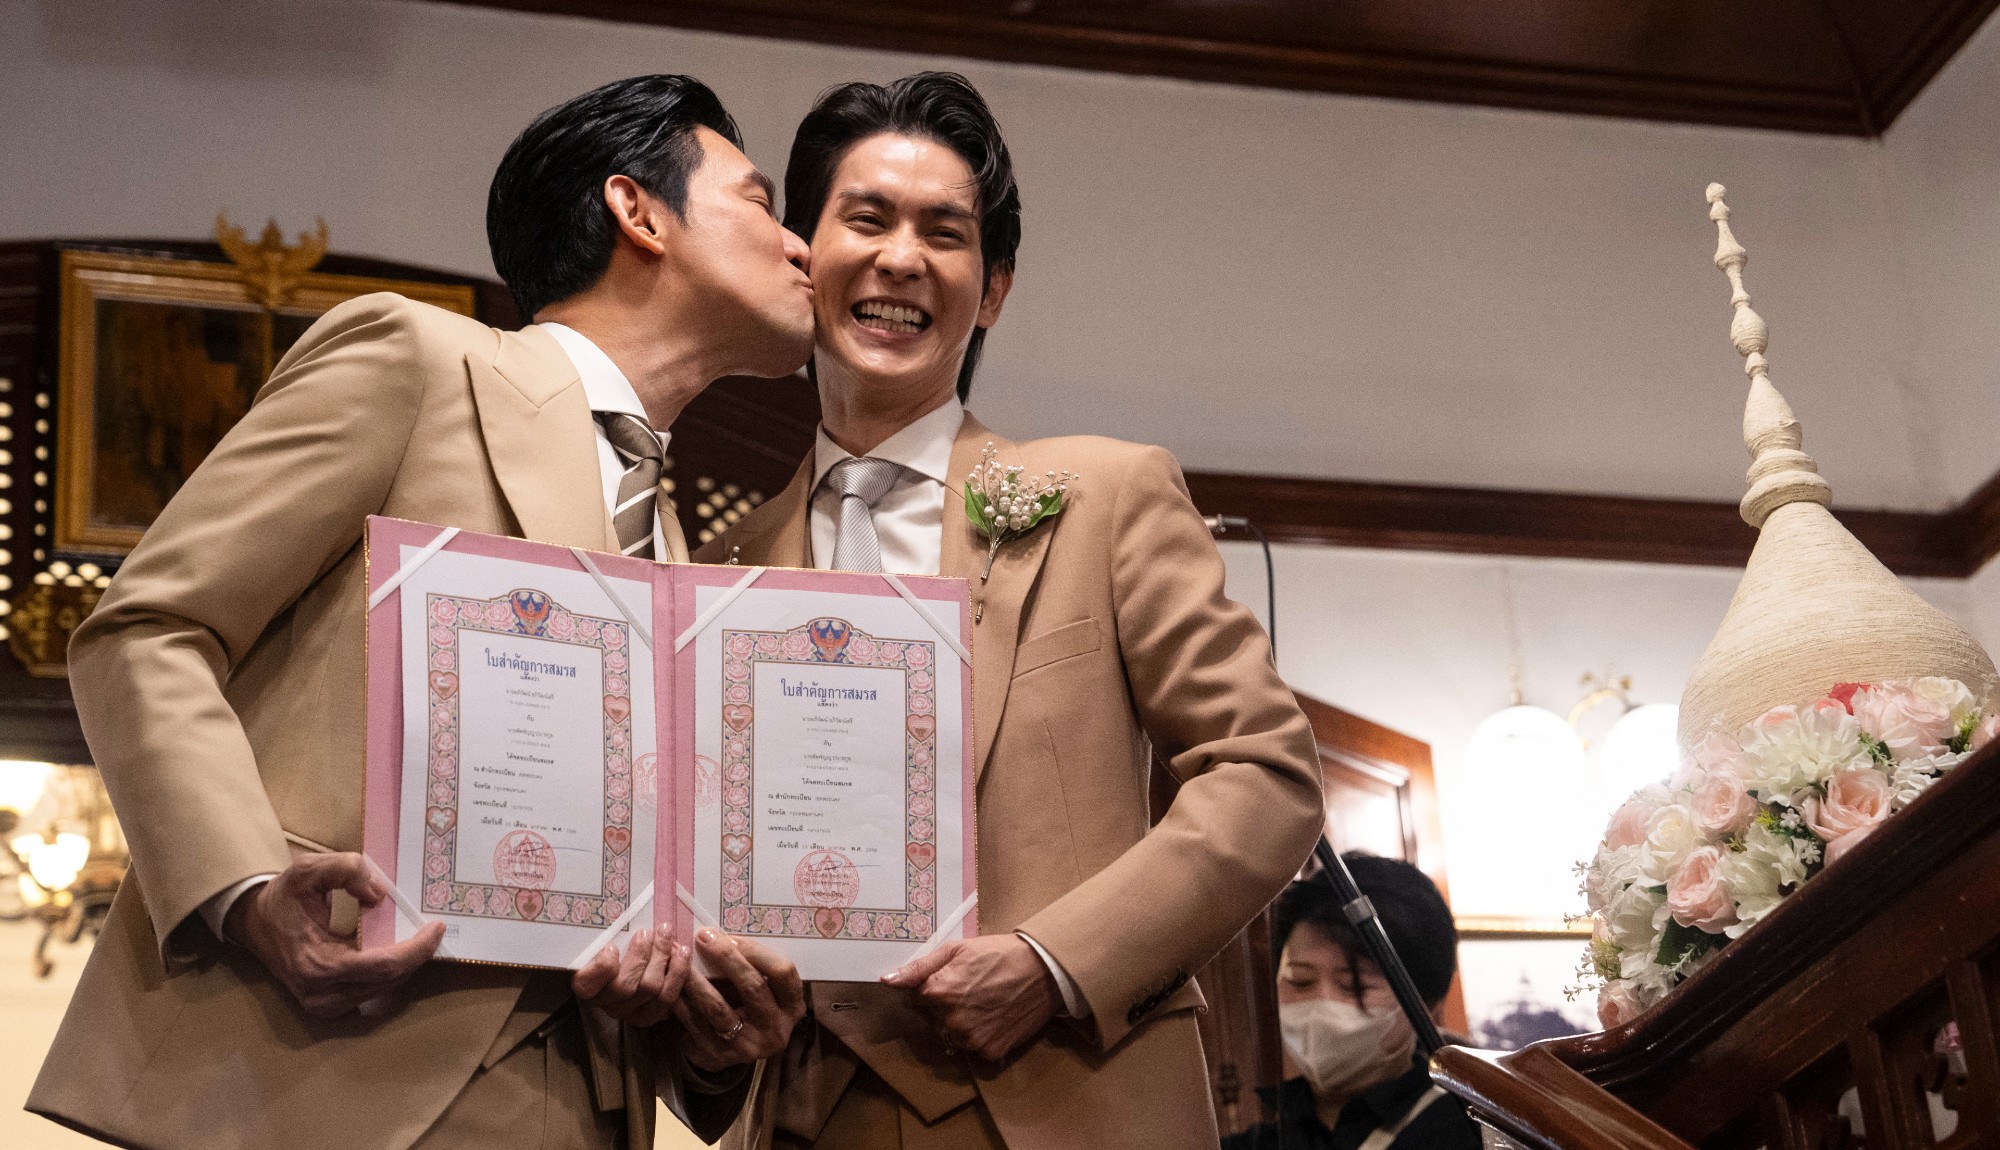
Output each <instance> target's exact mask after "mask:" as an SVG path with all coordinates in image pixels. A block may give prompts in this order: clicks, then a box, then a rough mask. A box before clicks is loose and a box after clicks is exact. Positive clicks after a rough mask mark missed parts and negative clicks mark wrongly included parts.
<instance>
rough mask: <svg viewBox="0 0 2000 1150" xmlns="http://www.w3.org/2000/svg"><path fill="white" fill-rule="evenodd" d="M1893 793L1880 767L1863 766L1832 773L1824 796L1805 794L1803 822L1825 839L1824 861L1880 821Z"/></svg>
mask: <svg viewBox="0 0 2000 1150" xmlns="http://www.w3.org/2000/svg"><path fill="white" fill-rule="evenodd" d="M1861 700H1862V696H1861V695H1856V696H1855V703H1856V704H1857V705H1859V704H1860V703H1861ZM1892 797H1893V792H1892V791H1891V790H1890V789H1889V780H1888V779H1887V778H1884V777H1883V775H1882V773H1881V772H1880V771H1874V770H1868V769H1866V768H1862V769H1860V770H1853V771H1842V772H1840V773H1839V774H1837V775H1835V776H1833V778H1832V779H1831V780H1829V781H1828V782H1827V784H1826V797H1825V798H1823V799H1822V798H1820V797H1818V796H1817V795H1814V796H1811V797H1808V798H1807V799H1806V801H1805V816H1806V825H1807V826H1809V827H1811V828H1812V830H1813V833H1814V834H1816V835H1818V836H1819V837H1820V838H1822V839H1825V840H1826V861H1827V862H1829V863H1831V862H1833V860H1835V859H1837V858H1839V857H1840V856H1841V855H1844V854H1846V853H1847V852H1848V851H1850V850H1852V849H1854V844H1855V843H1858V842H1860V841H1861V840H1862V839H1864V838H1867V837H1868V833H1869V832H1870V831H1873V830H1874V829H1875V828H1876V827H1877V826H1879V825H1881V822H1882V820H1883V819H1886V818H1888V817H1889V802H1890V799H1891V798H1892Z"/></svg>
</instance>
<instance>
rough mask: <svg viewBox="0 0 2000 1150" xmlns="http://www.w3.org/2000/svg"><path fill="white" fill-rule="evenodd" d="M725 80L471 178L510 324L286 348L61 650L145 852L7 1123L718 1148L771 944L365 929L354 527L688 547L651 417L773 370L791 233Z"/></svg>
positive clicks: (668, 81)
mask: <svg viewBox="0 0 2000 1150" xmlns="http://www.w3.org/2000/svg"><path fill="white" fill-rule="evenodd" d="M772 193H773V189H772V187H771V185H770V182H769V181H768V180H766V179H765V178H764V177H763V175H762V174H761V173H759V172H758V171H757V170H756V169H755V168H754V167H753V166H751V164H750V163H749V161H748V160H747V159H745V158H744V156H743V154H742V152H741V151H740V150H738V138H737V135H736V130H735V126H734V124H733V122H732V121H731V120H730V119H729V116H728V114H727V113H726V112H724V111H723V109H722V106H721V104H720V103H719V102H717V100H716V99H715V96H714V94H713V93H712V92H710V91H709V90H708V89H707V88H706V87H704V86H702V85H701V84H699V83H697V82H695V81H693V80H690V79H687V78H685V77H679V76H646V77H637V78H634V79H631V80H625V81H619V82H617V83H614V84H609V85H606V86H604V87H603V88H599V89H597V90H595V91H593V92H590V93H587V94H585V95H584V96H581V97H578V98H577V99H576V100H573V101H571V102H569V103H567V104H565V105H563V106H561V107H559V108H556V109H553V110H551V111H549V112H547V113H545V114H544V115H543V116H541V117H540V118H538V119H537V120H536V121H535V122H534V124H532V125H531V126H530V127H529V128H528V129H527V131H525V132H524V133H523V134H522V135H521V137H520V138H519V139H517V140H516V141H515V142H514V144H513V146H512V147H511V148H509V150H508V153H507V156H506V158H505V159H504V160H503V161H502V163H501V165H500V168H499V170H498V172H497V173H496V175H495V177H494V182H493V189H492V193H491V197H490V201H489V205H488V215H487V226H488V235H489V238H490V239H491V241H492V245H493V256H494V263H495V266H496V267H498V268H499V269H500V272H501V275H502V276H503V277H504V278H506V280H507V282H508V286H509V287H510V289H511V290H512V291H513V292H514V294H515V296H516V298H517V299H518V300H519V301H520V303H521V306H522V310H523V312H524V314H527V315H531V316H533V317H534V318H535V319H536V320H537V321H538V322H537V323H536V324H534V325H533V326H530V327H528V328H526V329H524V330H522V331H519V332H500V331H496V330H494V329H492V328H489V327H486V326H484V325H482V324H479V323H477V322H475V321H473V320H470V319H466V318H464V317H461V316H456V315H452V314H450V313H447V312H444V311H441V310H438V309H436V308H431V307H426V306H424V305H421V304H416V303H412V302H410V301H408V300H405V299H403V298H402V297H400V296H394V295H386V294H385V295H372V296H366V297H363V298H360V299H357V300H353V301H350V302H349V303H346V304H343V305H341V306H340V307H338V308H335V309H334V310H333V311H331V312H329V313H328V314H327V315H326V316H325V317H323V318H322V319H321V320H320V322H318V323H316V324H315V325H314V326H313V327H312V329H311V330H310V331H308V332H307V333H306V334H305V336H304V337H302V338H301V339H300V341H299V343H298V344H297V345H296V346H295V347H293V348H292V349H291V351H290V352H288V353H287V354H286V356H285V357H284V359H283V361H282V362H280V363H279V365H278V367H277V370H276V371H275V372H274V373H273V375H272V378H271V381H270V382H269V384H267V385H266V387H265V388H264V389H263V391H262V393H261V394H260V395H259V397H258V400H257V402H256V404H255V405H254V406H253V407H252V408H251V409H250V411H249V413H248V414H247V415H246V416H245V417H244V418H243V420H242V421H241V422H240V423H239V424H237V426H236V427H235V428H234V429H233V430H231V431H230V432H229V434H228V435H227V436H225V437H224V439H223V440H222V442H221V444H220V445H219V446H218V447H217V448H216V450H215V451H214V453H213V454H211V455H210V456H209V457H208V459H207V460H206V461H205V462H204V463H203V464H202V466H201V467H200V468H199V469H198V470H197V471H196V472H195V474H194V475H193V476H192V477H191V478H190V479H189V481H188V483H187V485H186V487H185V488H183V489H182V491H181V492H180V493H179V494H178V495H177V496H176V497H175V498H174V500H173V501H172V503H171V504H169V505H168V507H167V508H166V510H165V511H164V512H163V513H162V514H161V516H160V518H159V520H158V522H157V523H156V524H155V525H154V527H153V528H152V530H151V531H149V532H148V533H147V536H146V538H145V541H144V542H142V543H141V544H140V546H139V547H138V548H137V549H136V550H134V551H133V553H132V555H131V557H130V558H129V559H128V560H127V561H126V563H125V565H124V567H123V569H122V570H121V571H120V572H119V574H118V577H117V578H116V579H115V580H114V581H113V582H112V584H111V587H110V590H109V591H108V592H107V593H106V594H105V596H104V599H103V602H102V604H101V605H100V606H99V607H98V609H97V611H96V613H95V614H94V615H92V616H91V617H90V619H89V620H88V621H87V622H86V623H85V625H84V626H83V627H82V628H80V629H79V630H78V632H77V635H76V640H75V642H74V644H73V645H72V647H71V658H70V667H71V676H72V682H73V686H74V688H75V692H76V701H77V709H78V712H79V714H80V715H81V717H82V719H83V724H84V730H85V733H86V735H87V736H88V737H89V740H90V745H91V751H92V753H93V755H94V756H95V757H96V759H97V762H98V765H99V767H100V768H101V770H102V771H103V774H104V779H105V783H106V785H107V786H108V787H109V788H110V791H111V797H112V801H113V803H114V805H115V806H116V808H117V811H118V814H119V817H120V819H121V821H122V822H123V825H124V828H125V833H126V835H127V837H128V838H129V840H130V842H131V848H132V857H133V870H132V874H131V877H130V881H128V882H127V883H126V884H125V885H124V888H123V889H122V890H121V891H120V892H119V895H118V898H117V901H116V902H115V904H114V905H113V907H112V911H111V915H110V919H109V922H108V923H107V925H106V927H105V930H104V934H103V936H102V938H101V939H100V940H99V942H98V944H97V947H96V950H95V952H94V953H93V954H92V956H91V959H90V963H89V966H88V967H87V968H86V970H85V972H84V975H83V980H82V983H81V985H80V986H79V987H78V989H77V993H76V996H75V998H74V1000H73V1001H72V1004H71V1007H70V1011H69V1014H68V1016H67V1017H66V1018H65V1019H64V1021H63V1026H62V1029H61V1031H60V1032H59V1034H58V1035H57V1037H56V1041H55V1045H54V1047H53V1048H52V1050H51V1051H50V1054H49V1057H48V1060H47V1062H46V1063H44V1065H43V1067H42V1073H41V1077H40V1079H39V1080H38V1081H37V1082H36V1084H35V1088H34V1092H33V1094H32V1095H31V1096H30V1098H29V1101H28V1106H29V1109H31V1110H35V1111H37V1112H39V1113H42V1114H45V1115H47V1116H49V1117H50V1118H53V1119H55V1120H56V1121H59V1122H62V1123H65V1124H67V1125H70V1126H73V1127H76V1128H78V1129H80V1130H83V1131H85V1132H87V1133H90V1134H93V1135H95V1136H97V1137H99V1138H102V1139H104V1140H106V1141H109V1142H113V1143H117V1144H120V1145H126V1146H134V1147H147V1148H158V1150H196V1148H200V1150H224V1148H232V1147H243V1148H252V1147H254V1148H257V1150H267V1148H272V1147H284V1148H286V1150H298V1148H302V1147H329V1148H330V1147H368V1148H370V1150H380V1148H385V1147H387V1148H392V1150H402V1148H404V1147H411V1146H419V1147H425V1148H430V1147H481V1148H490V1147H563V1148H569V1147H624V1146H629V1147H635V1148H636V1147H645V1146H649V1145H651V1141H652V1122H653V1116H654V1112H655V1102H654V1098H655V1095H656V1094H657V1095H658V1096H659V1097H661V1098H664V1099H665V1100H666V1101H667V1102H668V1104H669V1105H670V1106H672V1107H673V1108H674V1109H675V1110H676V1112H677V1113H678V1114H679V1115H680V1117H681V1118H682V1119H683V1120H684V1121H686V1122H688V1123H689V1124H690V1125H691V1126H693V1127H694V1128H695V1129H696V1130H697V1131H699V1132H701V1133H703V1134H705V1135H706V1136H708V1137H710V1138H713V1137H715V1136H717V1135H718V1134H720V1133H721V1132H722V1130H723V1129H725V1128H726V1127H727V1125H728V1124H729V1122H730V1121H731V1119H733V1118H734V1117H735V1115H736V1113H737V1111H738V1110H739V1109H740V1108H741V1105H742V1100H743V1097H744V1095H745V1093H746V1090H747V1081H748V1077H749V1072H748V1066H749V1064H750V1063H753V1062H754V1061H755V1060H757V1059H759V1058H762V1057H765V1056H768V1055H770V1054H772V1053H774V1052H776V1051H779V1050H782V1049H783V1048H784V1045H785V1043H786V1041H787V1039H788V1038H789V1036H790V1033H791V1030H792V1027H793V1024H794V1023H795V1022H796V1021H797V1020H798V1019H799V1018H800V1017H801V1016H802V1015H803V1013H804V992H803V988H802V987H801V986H800V984H799V982H798V976H797V971H796V969H795V968H793V967H792V966H791V964H790V963H789V962H787V961H785V960H784V959H782V958H781V957H779V956H777V955H775V954H774V953H772V952H770V951H767V950H763V949H761V948H759V947H757V946H756V944H754V943H752V942H749V941H743V942H740V943H739V942H738V941H736V940H732V939H729V938H726V937H722V936H719V935H715V934H713V933H712V932H704V934H703V937H702V938H701V939H700V940H699V941H698V943H697V946H698V948H699V949H700V950H701V952H702V957H703V959H704V960H705V962H706V964H707V969H708V970H709V971H711V972H712V973H713V977H714V978H715V982H716V983H717V984H720V985H722V986H723V987H724V988H726V994H725V991H724V990H718V988H717V985H712V984H711V983H710V982H709V981H708V980H706V979H704V978H702V977H701V976H700V975H695V974H691V973H690V966H691V962H690V957H689V955H688V953H687V952H686V950H685V949H684V948H683V947H681V946H679V945H676V944H674V943H673V942H672V941H671V940H667V939H660V940H658V941H657V943H656V942H655V940H654V939H653V937H652V933H651V932H650V931H645V930H642V931H639V932H638V933H636V934H635V935H634V936H633V937H632V939H631V941H630V943H629V945H628V946H627V947H625V948H624V953H623V955H622V956H621V955H620V953H619V950H618V948H617V947H611V948H607V949H606V950H605V951H604V952H603V953H601V954H600V955H599V956H598V958H597V959H596V960H595V961H593V962H592V963H591V964H590V965H589V966H587V967H586V968H585V969H583V970H581V971H578V972H576V973H575V975H574V976H573V977H572V976H571V975H570V973H569V972H565V971H530V970H526V969H521V968H508V967H500V966H492V965H472V964H461V963H452V962H429V963H427V962H426V959H428V958H429V957H430V954H431V952H432V951H433V950H434V949H435V947H436V945H437V942H438V938H439V936H440V933H441V931H442V926H441V924H433V925H432V927H431V928H427V929H426V930H425V931H424V932H422V933H420V934H419V935H417V936H416V937H414V938H412V939H409V940H407V941H405V942H403V943H401V944H398V945H396V946H393V947H388V948H384V949H380V950H375V951H368V952H362V951H358V950H356V949H355V948H354V943H353V939H352V937H351V936H352V931H353V925H354V921H355V916H356V904H357V901H358V902H359V904H361V905H373V904H375V903H377V902H379V901H380V899H381V898H382V897H384V895H385V894H386V891H385V890H384V888H383V886H382V884H381V882H380V880H379V879H377V878H376V877H374V875H373V872H371V870H370V869H369V866H368V863H367V862H366V860H364V859H363V858H362V857H361V856H360V855H359V854H356V853H352V852H354V851H356V850H357V849H358V847H359V843H360V841H361V789H362V788H361V777H362V747H363V737H364V714H363V701H362V664H363V649H362V629H363V628H362V624H363V615H364V600H365V594H364V591H365V581H366V575H365V570H364V564H363V553H362V549H361V547H360V542H361V536H362V528H363V523H364V520H365V517H366V516H367V515H369V514H371V513H373V514H382V515H389V516H400V517H404V518H408V519H416V520H425V521H429V522H434V523H439V524H445V525H452V526H458V527H463V528H466V529H469V530H473V531H484V532H493V533H502V534H509V535H515V536H521V537H526V538H532V539H539V540H543V541H546V542H549V543H557V544H565V545H571V546H581V547H588V548H593V549H599V550H605V549H614V548H615V549H618V550H621V551H624V552H626V553H628V554H635V555H642V556H655V555H657V556H660V557H663V558H664V557H673V558H685V556H686V546H685V544H684V543H683V542H682V539H681V536H680V532H679V530H678V528H677V527H676V524H675V519H674V516H673V515H672V513H671V508H670V506H669V504H668V501H667V500H666V499H665V498H663V497H662V495H661V491H660V486H659V483H660V471H661V460H662V456H663V452H664V450H665V443H664V439H665V437H664V435H661V434H659V433H658V432H657V431H656V430H655V429H664V428H666V427H667V426H669V424H670V423H671V422H672V420H673V418H674V416H675V415H676V414H677V413H678V412H679V410H680V409H681V407H682V406H683V405H684V404H685V403H686V402H687V401H688V400H689V399H691V398H692V397H693V396H695V395H696V394H698V393H699V392H700V391H701V390H702V388H704V387H706V386H707V385H708V383H709V382H711V381H712V380H714V379H716V378H718V377H720V376H722V375H725V374H731V373H746V374H757V375H766V376H777V375H783V374H786V373H788V372H790V371H792V370H795V369H796V368H797V367H798V365H799V363H800V362H801V361H802V360H803V359H804V358H805V357H806V355H807V353H808V351H809V348H810V336H811V294H812V292H811V287H810V284H809V283H808V281H807V279H806V275H805V272H804V264H805V262H806V258H807V253H806V251H805V246H804V244H803V243H802V242H801V241H800V240H799V239H798V237H796V236H794V235H792V234H791V233H789V232H787V231H785V230H784V229H783V228H782V227H780V225H779V223H778V221H777V219H776V218H775V215H774V213H773V210H772V205H773V194H772Z"/></svg>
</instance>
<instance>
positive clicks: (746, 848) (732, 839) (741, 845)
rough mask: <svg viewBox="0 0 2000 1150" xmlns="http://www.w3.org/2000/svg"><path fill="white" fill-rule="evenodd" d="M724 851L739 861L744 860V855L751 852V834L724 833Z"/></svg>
mask: <svg viewBox="0 0 2000 1150" xmlns="http://www.w3.org/2000/svg"><path fill="white" fill-rule="evenodd" d="M722 853H723V854H726V855H728V856H729V857H730V858H733V859H735V860H736V861H738V862H742V861H743V856H744V855H747V854H749V853H750V836H749V835H723V836H722Z"/></svg>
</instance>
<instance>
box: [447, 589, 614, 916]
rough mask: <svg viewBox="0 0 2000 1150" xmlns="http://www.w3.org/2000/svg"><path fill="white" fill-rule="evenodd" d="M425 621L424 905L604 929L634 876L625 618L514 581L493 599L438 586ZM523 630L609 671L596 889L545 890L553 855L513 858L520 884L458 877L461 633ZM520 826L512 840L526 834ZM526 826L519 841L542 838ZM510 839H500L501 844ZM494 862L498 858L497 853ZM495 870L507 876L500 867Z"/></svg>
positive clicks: (516, 632)
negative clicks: (571, 604) (567, 605)
mask: <svg viewBox="0 0 2000 1150" xmlns="http://www.w3.org/2000/svg"><path fill="white" fill-rule="evenodd" d="M425 619H426V622H427V623H428V630H429V634H428V635H427V637H426V648H427V650H426V654H427V655H428V657H429V670H430V682H429V690H428V692H427V695H426V698H427V701H428V703H429V704H430V708H429V709H430V720H429V729H430V741H429V778H428V779H427V780H426V788H425V793H426V797H427V799H428V800H429V801H428V803H427V804H426V806H427V809H426V810H425V812H424V815H425V818H424V848H423V859H424V885H423V908H424V909H425V910H426V911H430V912H433V913H438V912H442V913H448V914H462V915H470V916H474V917H479V918H501V919H518V920H520V921H523V922H546V923H553V924H570V925H576V926H596V927H601V926H605V925H607V924H609V923H610V922H611V921H612V920H614V919H616V918H617V917H618V916H619V915H620V914H623V913H624V911H625V905H626V902H625V900H626V898H627V897H629V894H630V892H631V883H632V699H631V681H630V671H631V666H630V656H629V654H628V652H629V651H630V649H631V648H630V636H629V633H628V632H629V628H628V625H627V624H625V623H623V622H620V621H617V620H612V619H600V618H595V617H592V616H587V615H578V614H573V613H571V612H570V611H568V610H565V609H564V608H563V607H562V606H561V605H560V604H557V603H556V602H554V601H553V600H552V599H551V598H550V597H549V595H548V594H547V593H546V592H543V591H536V590H530V589H518V590H515V591H511V592H509V593H507V594H505V595H502V596H499V597H497V598H493V599H470V598H460V597H457V596H450V595H438V594H432V595H430V596H428V597H427V601H426V610H425ZM463 631H473V632H481V633H485V634H492V635H512V636H526V637H529V638H535V639H545V640H551V641H554V642H558V643H564V644H569V645H571V646H577V647H584V648H590V649H594V650H596V651H598V652H599V654H600V655H601V657H602V658H603V667H604V677H603V692H604V704H603V715H604V869H603V876H602V878H603V883H602V885H601V887H600V888H599V889H598V890H596V891H588V892H586V891H556V890H549V889H546V888H547V884H548V882H549V881H550V880H552V878H553V873H554V867H553V858H552V855H550V856H549V858H548V861H547V862H546V863H544V864H543V865H540V866H536V865H531V864H532V863H533V862H534V860H533V859H527V860H517V861H520V862H521V865H514V866H509V867H507V868H506V869H507V871H508V873H509V874H513V875H516V876H518V877H520V878H521V879H522V885H505V884H503V883H474V882H462V881H459V880H458V878H457V859H458V816H457V812H458V799H459V747H460V739H459V731H460V727H459V697H458V670H459V668H458V639H459V634H460V632H463ZM523 834H524V832H519V831H516V832H514V833H513V834H511V835H510V836H509V840H512V839H516V838H517V837H519V836H523ZM539 839H540V836H538V835H534V834H532V832H526V833H525V840H526V841H525V843H520V842H517V843H516V844H515V845H516V847H517V848H519V849H531V848H534V847H535V846H536V845H537V844H538V845H539V851H540V852H542V853H544V854H546V853H547V852H549V850H550V848H549V846H548V844H547V843H545V842H540V841H539ZM507 845H508V840H503V841H502V847H503V851H504V849H505V848H506V847H507ZM495 861H496V864H498V863H499V862H500V861H501V860H500V859H498V858H497V857H496V860H495ZM498 871H499V867H498V866H497V865H496V877H500V878H504V877H506V875H501V874H499V873H498Z"/></svg>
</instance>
